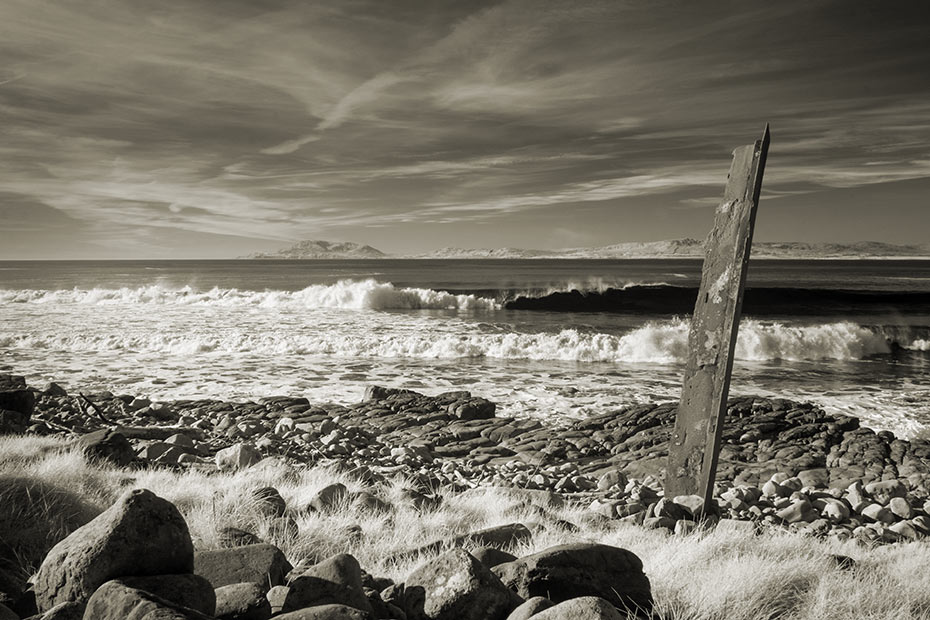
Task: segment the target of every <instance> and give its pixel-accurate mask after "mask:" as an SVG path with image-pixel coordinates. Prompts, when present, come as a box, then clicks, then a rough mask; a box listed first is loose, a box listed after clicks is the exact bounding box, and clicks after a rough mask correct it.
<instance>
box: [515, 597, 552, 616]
mask: <svg viewBox="0 0 930 620" xmlns="http://www.w3.org/2000/svg"><path fill="white" fill-rule="evenodd" d="M554 605H555V603H553V602H552V601H550V600H549V599H547V598H546V597H544V596H534V597H533V598H531V599H527V600H526V601H525V602H524V603H523V604H522V605H520V606H519V607H517V608H516V609H514V610H513V611H512V612H510V615H509V616H507V620H528V619H529V618H530V617H531V616H535V615H536V614H538V613H539V612H541V611H544V610H546V609H549V608H550V607H553V606H554Z"/></svg>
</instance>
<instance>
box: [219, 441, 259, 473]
mask: <svg viewBox="0 0 930 620" xmlns="http://www.w3.org/2000/svg"><path fill="white" fill-rule="evenodd" d="M260 460H262V454H261V452H259V451H258V450H257V449H256V448H254V447H253V446H250V445H249V444H245V443H237V444H235V445H232V446H229V447H228V448H224V449H222V450H220V451H219V452H217V453H216V466H217V467H219V468H220V469H221V470H223V471H239V470H240V469H245V468H246V467H249V466H251V465H254V464H255V463H258V462H259V461H260Z"/></svg>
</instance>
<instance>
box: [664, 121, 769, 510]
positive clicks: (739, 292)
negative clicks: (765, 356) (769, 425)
mask: <svg viewBox="0 0 930 620" xmlns="http://www.w3.org/2000/svg"><path fill="white" fill-rule="evenodd" d="M768 147H769V128H768V125H766V127H765V132H764V133H763V135H762V139H761V140H758V141H756V142H755V143H754V144H750V145H747V146H743V147H740V148H738V149H736V150H735V151H733V163H732V164H731V165H730V174H729V176H728V177H727V187H726V190H725V191H724V195H723V202H722V203H721V204H720V206H719V207H717V214H716V217H715V219H714V228H713V230H711V232H710V235H709V236H708V237H707V241H706V243H705V247H704V251H705V257H704V268H703V273H702V275H701V287H700V290H699V292H698V298H697V303H696V304H695V306H694V315H693V317H692V320H691V332H690V335H689V336H688V363H687V366H686V368H685V376H684V382H683V386H682V390H681V403H680V404H679V406H678V415H677V417H676V419H675V428H674V431H673V432H672V437H671V441H670V442H669V455H668V466H667V467H666V474H665V496H666V497H674V496H676V495H694V494H696V495H701V496H702V497H703V498H704V500H705V502H709V501H710V499H711V495H712V493H713V488H714V477H715V474H716V471H717V459H718V457H719V454H720V433H721V431H722V428H723V418H724V415H725V414H726V406H727V393H728V392H729V389H730V373H731V371H732V370H733V350H734V348H735V347H736V336H737V332H738V330H739V319H740V312H741V309H742V303H743V289H744V288H745V283H746V271H747V266H748V264H749V252H750V249H751V247H752V234H753V227H754V225H755V219H756V209H757V207H758V204H759V193H760V191H761V189H762V173H763V171H764V169H765V158H766V155H767V153H768Z"/></svg>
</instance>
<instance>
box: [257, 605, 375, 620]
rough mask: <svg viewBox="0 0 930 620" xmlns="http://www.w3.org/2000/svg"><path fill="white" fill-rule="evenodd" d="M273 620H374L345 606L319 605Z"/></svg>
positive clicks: (368, 615) (359, 611) (366, 614)
mask: <svg viewBox="0 0 930 620" xmlns="http://www.w3.org/2000/svg"><path fill="white" fill-rule="evenodd" d="M275 620H374V616H372V615H371V614H370V613H368V612H367V611H362V610H360V609H356V608H354V607H348V606H346V605H319V606H317V607H307V608H305V609H299V610H297V611H292V612H290V613H286V614H281V615H280V616H275Z"/></svg>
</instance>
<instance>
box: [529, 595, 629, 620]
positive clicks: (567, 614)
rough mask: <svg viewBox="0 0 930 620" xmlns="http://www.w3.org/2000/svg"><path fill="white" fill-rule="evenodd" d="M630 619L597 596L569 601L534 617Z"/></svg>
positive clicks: (543, 619)
mask: <svg viewBox="0 0 930 620" xmlns="http://www.w3.org/2000/svg"><path fill="white" fill-rule="evenodd" d="M628 617H629V616H627V614H621V613H620V612H619V611H617V608H616V607H614V606H613V605H611V604H610V603H608V602H607V601H605V600H604V599H602V598H600V597H597V596H580V597H578V598H572V599H568V600H567V601H564V602H562V603H559V604H558V605H556V606H555V607H550V608H549V609H546V610H544V611H541V612H539V613H538V614H536V615H535V616H533V618H534V619H535V620H627V618H628Z"/></svg>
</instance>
